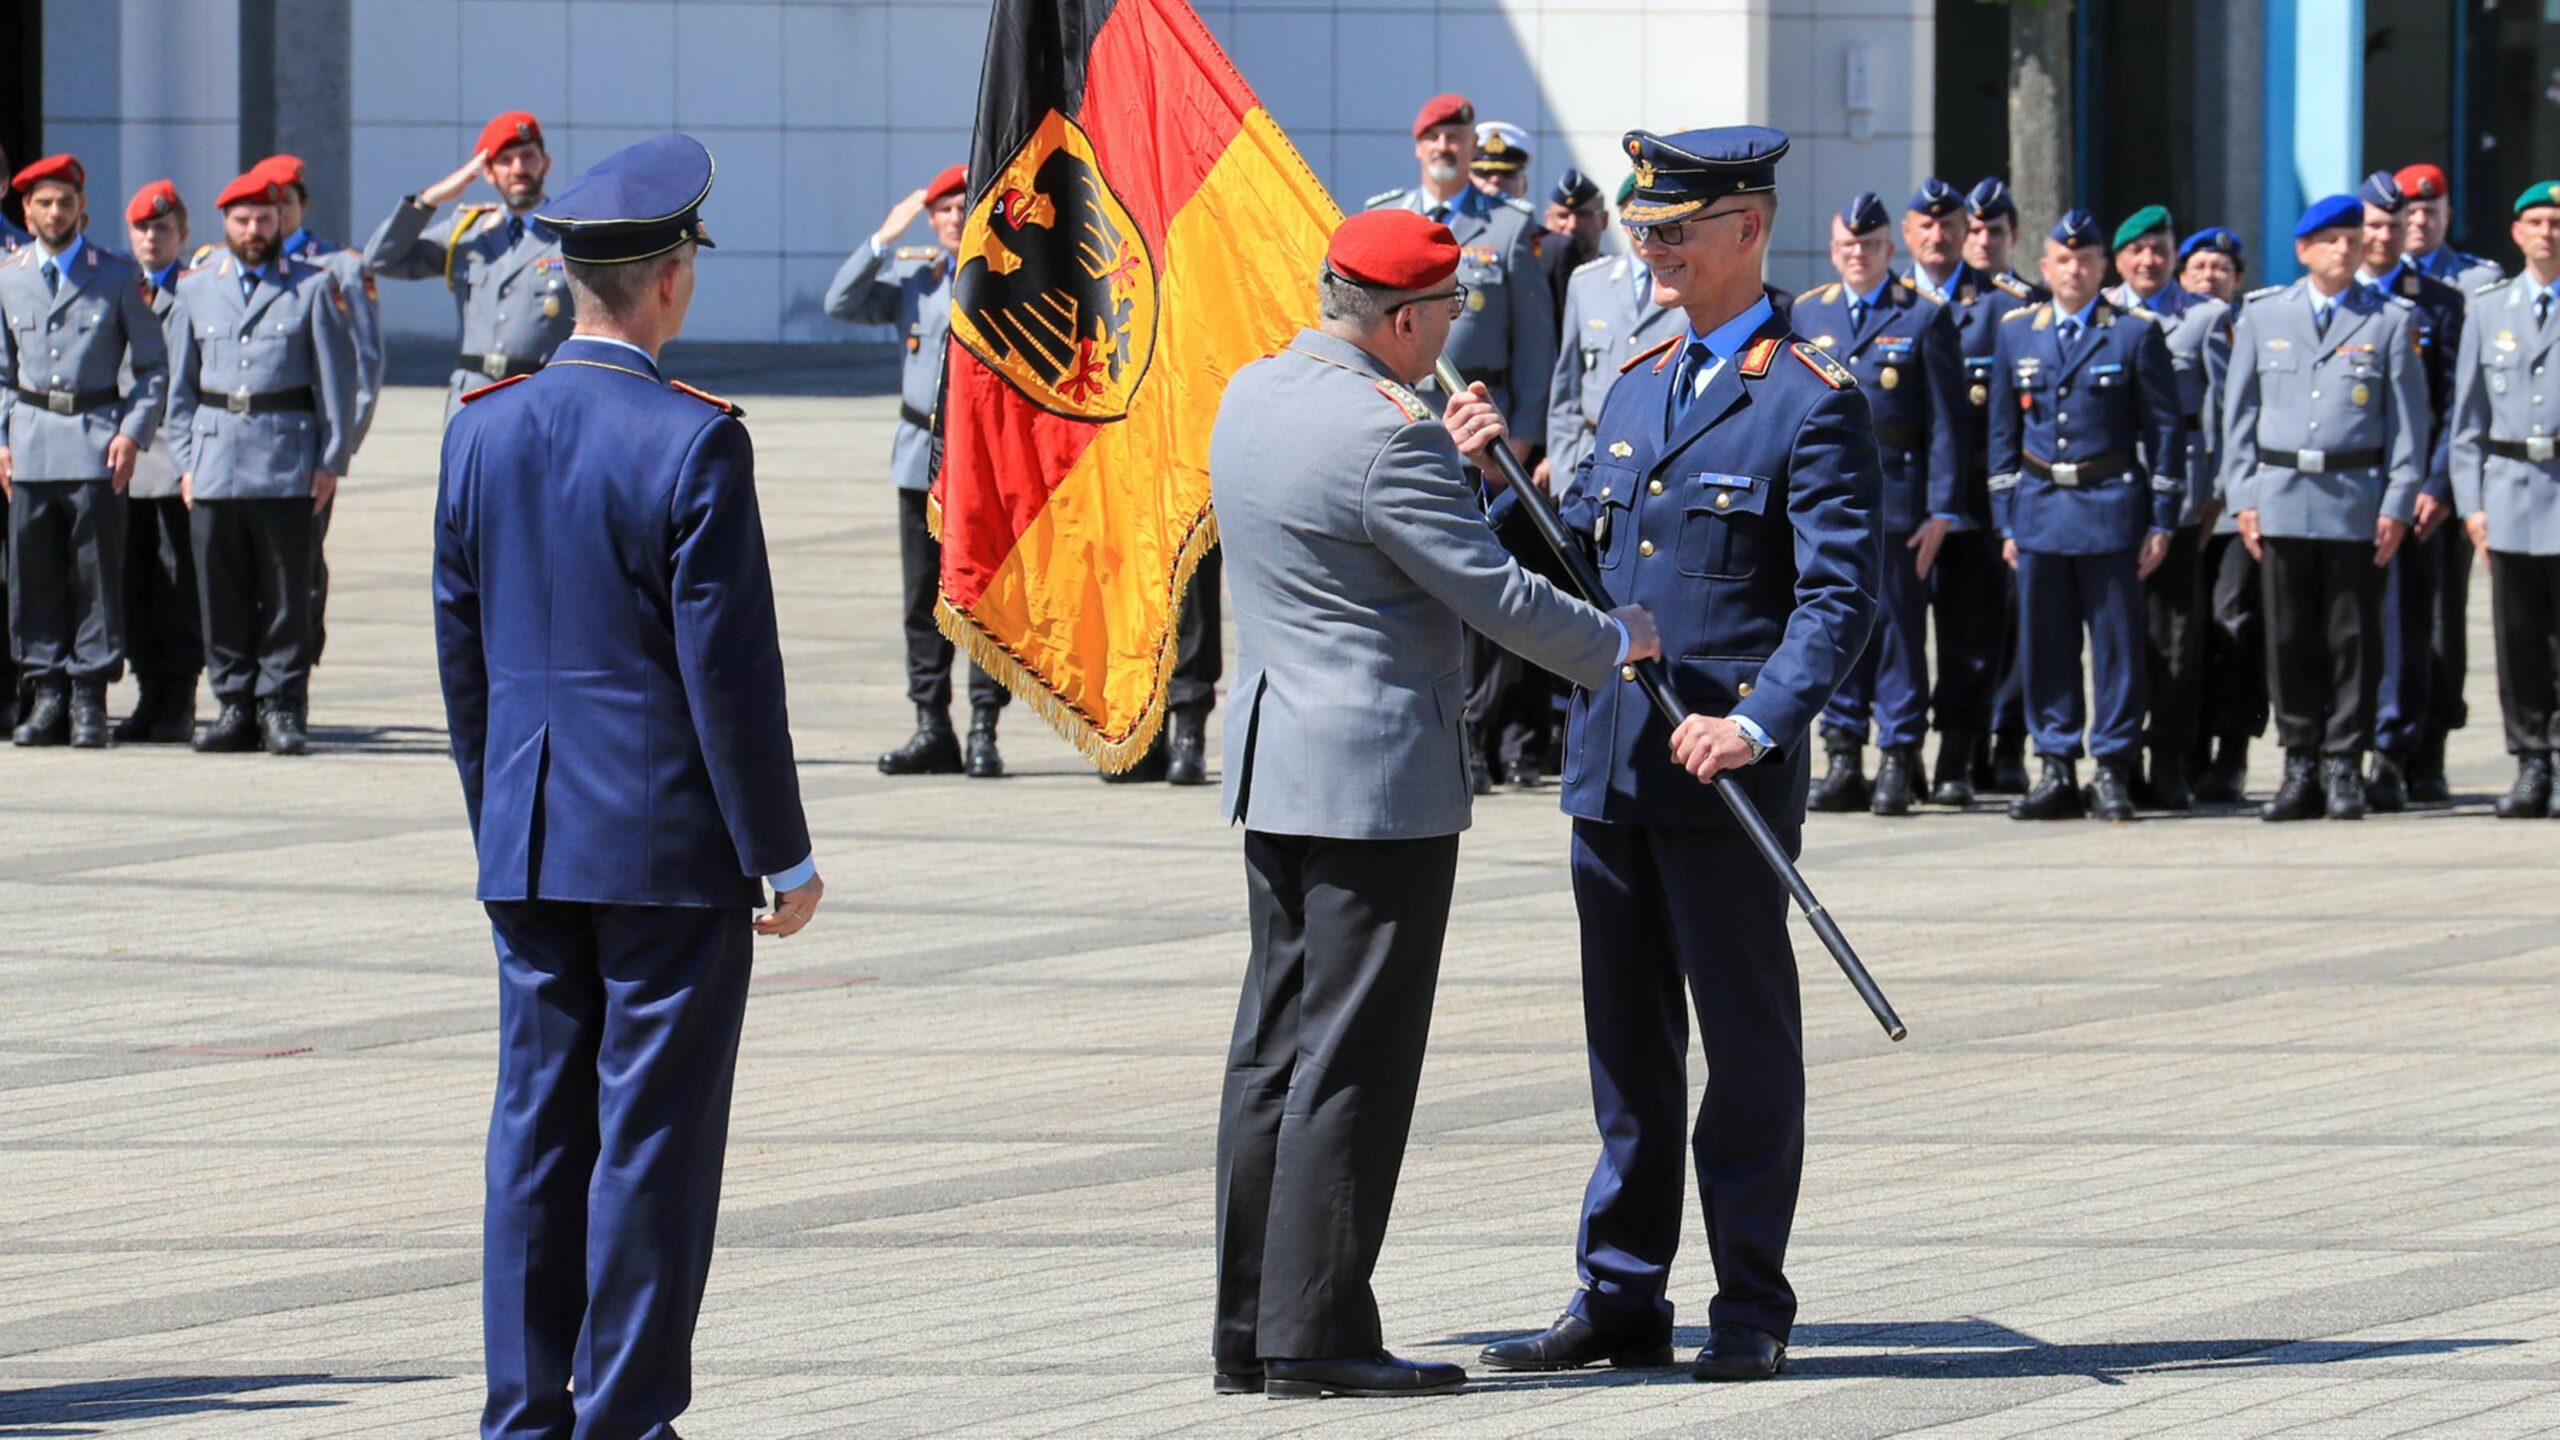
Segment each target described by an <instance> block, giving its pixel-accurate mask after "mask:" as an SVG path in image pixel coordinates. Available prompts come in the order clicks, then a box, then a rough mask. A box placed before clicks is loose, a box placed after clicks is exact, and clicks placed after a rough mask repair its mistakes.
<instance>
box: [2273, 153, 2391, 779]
mask: <svg viewBox="0 0 2560 1440" xmlns="http://www.w3.org/2000/svg"><path fill="white" fill-rule="evenodd" d="M2363 231H2364V205H2363V202H2361V201H2360V200H2358V199H2357V198H2356V197H2355V196H2353V195H2332V196H2329V197H2327V198H2326V199H2323V200H2320V201H2317V202H2315V203H2314V204H2313V205H2312V206H2311V207H2310V208H2309V209H2308V210H2305V211H2304V212H2303V215H2302V219H2301V221H2300V223H2298V224H2296V225H2295V226H2294V232H2293V233H2294V241H2293V248H2294V255H2295V257H2296V258H2297V259H2298V260H2300V262H2301V264H2302V268H2303V270H2304V271H2305V272H2306V273H2305V276H2304V278H2302V279H2300V280H2297V281H2295V282H2293V283H2292V284H2290V285H2271V286H2268V287H2266V288H2264V289H2261V290H2255V291H2252V292H2250V295H2249V298H2248V301H2247V302H2246V303H2245V304H2243V305H2242V306H2241V307H2240V323H2239V326H2238V328H2237V330H2236V332H2235V333H2234V335H2233V337H2232V344H2231V374H2230V384H2229V391H2230V394H2229V397H2228V399H2226V400H2225V402H2224V406H2223V427H2222V428H2223V437H2222V443H2223V452H2224V456H2225V458H2224V461H2223V466H2224V477H2223V490H2224V492H2225V494H2226V496H2227V497H2228V503H2229V504H2231V505H2232V506H2234V507H2235V508H2236V509H2237V510H2238V512H2239V525H2240V537H2241V540H2242V542H2243V543H2245V544H2247V545H2248V546H2249V547H2250V548H2251V549H2252V550H2254V551H2256V552H2257V555H2258V562H2259V576H2260V584H2261V585H2262V586H2263V587H2264V591H2265V599H2264V602H2263V603H2264V605H2265V610H2266V623H2267V689H2268V692H2269V694H2270V695H2271V696H2272V697H2273V698H2274V702H2275V712H2276V738H2277V740H2278V741H2279V742H2280V743H2281V744H2282V745H2283V746H2284V750H2285V770H2284V782H2283V784H2282V785H2281V786H2279V787H2278V789H2277V791H2276V794H2275V798H2273V799H2272V800H2270V801H2268V802H2267V803H2266V805H2265V806H2263V807H2262V808H2261V809H2260V812H2259V813H2260V814H2261V815H2262V816H2263V817H2264V818H2266V819H2268V820H2279V821H2282V820H2308V819H2313V818H2315V817H2317V816H2319V815H2320V814H2321V813H2322V811H2323V810H2324V809H2325V810H2326V811H2327V813H2328V815H2329V818H2331V819H2333V820H2360V819H2362V818H2364V813H2365V808H2366V801H2365V791H2364V773H2363V760H2364V752H2365V751H2366V749H2368V748H2369V747H2370V746H2371V745H2372V743H2373V722H2374V706H2375V700H2376V697H2377V695H2378V693H2379V691H2380V687H2381V682H2382V589H2383V571H2384V569H2385V567H2387V566H2388V565H2389V564H2390V563H2391V557H2392V555H2393V554H2394V553H2395V552H2397V551H2398V550H2399V548H2400V546H2401V544H2402V542H2403V541H2405V540H2406V539H2407V538H2408V533H2409V523H2410V519H2411V517H2412V516H2413V515H2414V514H2415V513H2416V510H2417V502H2418V488H2419V486H2420V485H2421V484H2422V483H2423V482H2424V480H2425V478H2426V475H2425V472H2426V432H2427V382H2426V376H2425V375H2424V373H2423V366H2422V364H2421V359H2420V355H2419V350H2418V326H2417V313H2416V311H2415V310H2414V309H2413V308H2412V307H2411V306H2410V305H2409V304H2408V302H2407V301H2404V300H2400V299H2397V298H2394V297H2390V296H2385V295H2382V294H2379V293H2376V292H2375V291H2374V290H2373V289H2371V288H2370V287H2368V286H2363V285H2358V284H2356V283H2355V272H2356V261H2357V257H2358V255H2359V253H2360V252H2361V249H2362V243H2361V242H2362V237H2363Z"/></svg>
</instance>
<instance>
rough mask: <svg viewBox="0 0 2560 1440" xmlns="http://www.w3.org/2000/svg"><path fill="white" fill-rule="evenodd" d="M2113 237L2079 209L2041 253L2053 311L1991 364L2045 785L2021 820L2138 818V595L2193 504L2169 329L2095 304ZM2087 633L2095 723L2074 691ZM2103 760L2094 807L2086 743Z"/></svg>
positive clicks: (1997, 512)
mask: <svg viewBox="0 0 2560 1440" xmlns="http://www.w3.org/2000/svg"><path fill="white" fill-rule="evenodd" d="M2104 239H2105V232H2104V231H2102V230H2100V229H2099V228H2098V222H2097V221H2096V220H2094V219H2091V218H2090V217H2089V215H2088V214H2087V213H2085V212H2083V211H2079V210H2074V211H2072V212H2071V213H2069V214H2067V215H2065V216H2063V217H2062V219H2061V221H2060V222H2059V223H2057V224H2056V225H2055V226H2054V227H2053V232H2052V234H2051V235H2050V236H2049V237H2048V238H2047V239H2046V242H2045V247H2044V264H2043V267H2042V268H2043V270H2044V280H2045V284H2046V285H2047V286H2049V287H2051V289H2052V291H2053V298H2052V299H2051V300H2048V301H2045V302H2044V303H2042V304H2040V305H2037V306H2035V307H2033V308H2032V309H2026V310H2019V311H2016V312H2015V313H2013V314H2011V315H2010V316H2009V318H2008V319H2006V320H2004V321H2002V322H2001V324H2000V344H1999V348H1998V349H1997V350H1996V351H1994V352H1993V355H1992V362H1991V504H1992V510H1993V518H1994V519H1995V521H1996V522H1997V524H1998V526H1999V529H2000V533H2001V535H2002V537H2003V538H2004V539H2005V541H2006V542H2007V543H2006V545H2005V547H2004V549H2005V552H2006V554H2007V555H2008V557H2009V560H2010V563H2011V564H2013V565H2015V566H2016V567H2017V569H2018V627H2019V628H2018V645H2019V649H2020V651H2021V653H2023V654H2024V656H2025V657H2026V661H2025V672H2026V674H2025V679H2026V703H2027V715H2028V719H2029V722H2030V723H2031V724H2032V725H2033V727H2034V735H2035V747H2036V754H2037V756H2038V757H2039V758H2040V759H2041V760H2042V761H2043V763H2044V775H2043V778H2042V779H2040V780H2039V781H2038V782H2037V784H2036V788H2035V789H2034V790H2033V791H2031V792H2029V793H2028V794H2027V795H2026V796H2025V797H2023V798H2022V799H2019V800H2017V801H2015V802H2013V803H2012V804H2011V805H2010V806H2009V814H2010V816H2011V818H2013V819H2018V820H2063V819H2077V818H2079V817H2080V816H2082V815H2085V814H2087V813H2088V811H2089V807H2090V804H2091V802H2092V801H2094V803H2095V806H2096V809H2097V813H2098V815H2099V817H2100V818H2101V819H2106V820H2130V819H2132V818H2133V777H2134V773H2135V769H2136V765H2137V751H2138V748H2139V747H2140V745H2141V743H2142V706H2143V691H2144V688H2145V685H2144V682H2145V679H2146V677H2145V675H2144V656H2143V619H2144V615H2143V603H2142V583H2141V582H2142V580H2143V578H2144V577H2146V576H2148V575H2149V574H2150V573H2151V572H2152V571H2153V570H2155V569H2157V568H2159V566H2160V562H2161V561H2162V559H2163V558H2165V557H2166V556H2167V554H2168V548H2169V535H2170V532H2171V531H2172V530H2174V529H2175V528H2176V526H2177V523H2178V512H2179V509H2180V507H2181V506H2182V505H2183V504H2184V503H2185V501H2186V494H2187V486H2186V473H2187V469H2186V461H2187V454H2186V422H2185V420H2184V418H2183V417H2182V416H2181V415H2180V413H2179V410H2178V382H2177V377H2176V374H2175V372H2174V371H2173V370H2172V368H2171V366H2170V363H2169V347H2168V343H2167V341H2166V340H2165V339H2164V338H2163V337H2162V335H2161V333H2160V328H2159V325H2158V324H2157V323H2156V322H2155V321H2153V320H2152V319H2151V318H2150V317H2149V316H2147V315H2145V314H2143V313H2142V312H2140V311H2129V310H2120V309H2118V308H2117V307H2116V306H2115V305H2114V304H2112V303H2111V302H2109V301H2108V300H2107V299H2106V298H2105V297H2104V296H2102V295H2100V294H2099V293H2098V282H2099V280H2100V279H2101V278H2103V277H2104V275H2105V273H2106V264H2107V257H2106V253H2105V252H2104V251H2103V250H2101V249H2100V248H2099V246H2100V243H2101V242H2102V241H2103V240H2104ZM2084 626H2085V627H2086V628H2087V630H2088V634H2089V651H2090V668H2091V672H2092V677H2091V678H2092V680H2093V683H2094V686H2095V689H2096V691H2097V694H2096V702H2097V703H2096V711H2097V713H2096V715H2095V717H2094V718H2095V723H2094V724H2091V723H2088V722H2089V712H2088V709H2087V704H2086V701H2085V699H2084V697H2083V695H2082V692H2081V687H2080V634H2081V630H2082V628H2083V627H2084ZM2084 730H2085V731H2086V744H2087V748H2088V751H2089V753H2091V754H2093V755H2095V756H2096V757H2097V761H2098V775H2097V780H2096V783H2095V784H2094V785H2093V786H2092V787H2091V792H2092V793H2091V794H2090V795H2089V796H2086V797H2084V796H2083V795H2082V794H2081V791H2080V783H2079V779H2078V777H2077V776H2076V775H2075V774H2074V773H2073V771H2074V768H2075V767H2076V765H2077V763H2078V761H2079V758H2080V754H2081V749H2082V744H2083V731H2084Z"/></svg>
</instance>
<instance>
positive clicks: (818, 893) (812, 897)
mask: <svg viewBox="0 0 2560 1440" xmlns="http://www.w3.org/2000/svg"><path fill="white" fill-rule="evenodd" d="M826 893H827V882H826V881H824V880H821V879H819V878H818V877H817V876H815V875H812V876H810V877H809V883H808V884H806V885H803V886H801V887H800V888H799V889H797V890H784V891H781V892H780V893H778V894H776V895H775V896H774V897H773V913H772V914H770V915H767V916H765V917H764V918H763V919H760V920H758V921H756V933H757V934H759V935H772V936H775V937H777V938H779V937H782V936H787V935H797V934H799V933H800V927H801V926H803V925H806V924H808V923H809V917H810V916H812V915H815V914H817V913H818V902H819V901H820V900H822V899H824V898H826Z"/></svg>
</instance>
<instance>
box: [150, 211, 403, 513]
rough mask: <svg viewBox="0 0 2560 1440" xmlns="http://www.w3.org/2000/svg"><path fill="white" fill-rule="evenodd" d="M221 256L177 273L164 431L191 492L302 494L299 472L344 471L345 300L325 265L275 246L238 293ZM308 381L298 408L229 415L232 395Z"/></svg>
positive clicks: (348, 402) (350, 379) (347, 396)
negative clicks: (177, 317)
mask: <svg viewBox="0 0 2560 1440" xmlns="http://www.w3.org/2000/svg"><path fill="white" fill-rule="evenodd" d="M239 265H240V262H239V261H238V260H236V259H234V258H233V257H232V256H230V255H228V254H225V255H224V256H223V257H222V258H221V259H220V260H218V261H216V262H215V263H213V264H212V265H209V266H206V267H205V268H203V269H201V270H190V271H188V272H187V273H186V274H185V275H182V276H180V277H179V278H178V306H179V309H180V310H181V311H182V312H183V314H184V317H185V321H184V324H182V325H180V326H178V327H177V328H176V330H175V332H174V341H173V346H174V348H173V350H172V352H171V355H170V366H169V368H170V372H171V374H170V383H169V425H168V429H169V434H170V437H171V439H172V440H173V441H174V442H175V445H174V450H175V454H174V458H175V459H176V460H177V462H178V470H179V473H181V474H191V475H193V476H194V477H195V498H196V499H197V500H199V501H205V500H279V499H289V498H291V497H294V496H297V495H308V494H310V493H311V472H312V471H314V470H326V471H328V472H330V473H331V474H333V475H344V474H345V473H347V455H348V452H349V450H350V449H351V448H352V447H353V445H354V443H355V423H356V390H357V384H356V347H355V340H354V337H353V334H352V332H351V331H350V329H349V324H350V322H349V320H348V314H347V312H348V310H349V309H350V308H351V304H350V302H349V301H348V299H347V297H346V296H345V295H344V294H343V293H341V292H340V291H339V289H338V282H337V280H336V279H335V278H334V277H332V276H331V275H330V274H329V272H328V271H326V270H323V269H320V268H319V267H317V266H313V265H306V264H304V263H303V262H301V261H299V260H296V259H294V258H293V257H291V256H289V255H279V256H277V257H276V258H275V260H274V261H273V262H272V263H271V264H270V266H269V268H268V277H267V278H264V279H261V280H259V281H258V284H257V288H256V289H255V290H253V291H251V292H250V294H249V298H248V299H247V300H246V301H243V300H242V299H241V298H240V269H239ZM305 386H308V387H310V389H311V392H312V399H313V405H312V408H310V409H308V410H271V411H268V412H266V413H264V414H246V413H236V412H235V411H234V410H233V408H232V405H233V403H234V402H235V399H236V397H241V396H250V395H258V394H265V393H270V392H274V391H283V390H298V389H301V388H303V387H305Z"/></svg>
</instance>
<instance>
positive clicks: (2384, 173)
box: [2356, 170, 2409, 215]
mask: <svg viewBox="0 0 2560 1440" xmlns="http://www.w3.org/2000/svg"><path fill="white" fill-rule="evenodd" d="M2356 198H2357V199H2358V200H2361V201H2363V202H2364V203H2365V204H2367V205H2370V206H2372V207H2373V208H2374V209H2376V210H2388V211H2390V212H2391V213H2392V214H2394V215H2397V214H2399V213H2400V211H2401V208H2402V207H2403V206H2406V205H2407V204H2408V203H2409V194H2408V192H2407V191H2405V190H2402V189H2401V188H2400V180H2399V177H2398V176H2395V175H2393V174H2392V173H2391V172H2390V171H2388V170H2376V171H2374V172H2373V173H2372V174H2370V175H2367V176H2366V177H2364V183H2363V184H2362V185H2359V186H2357V187H2356Z"/></svg>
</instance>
